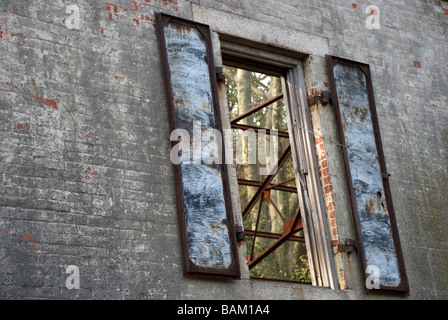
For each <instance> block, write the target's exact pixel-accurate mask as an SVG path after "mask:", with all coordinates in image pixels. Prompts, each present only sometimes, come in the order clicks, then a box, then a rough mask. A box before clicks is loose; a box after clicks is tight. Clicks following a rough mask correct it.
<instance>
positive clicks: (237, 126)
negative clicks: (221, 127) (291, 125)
mask: <svg viewBox="0 0 448 320" xmlns="http://www.w3.org/2000/svg"><path fill="white" fill-rule="evenodd" d="M230 127H231V128H232V129H241V130H254V131H255V132H259V131H260V130H265V131H266V132H265V133H266V134H271V131H274V130H275V131H277V135H278V136H279V137H282V138H289V134H288V132H284V131H278V130H276V129H266V128H258V127H254V126H248V125H245V124H239V123H233V124H231V126H230Z"/></svg>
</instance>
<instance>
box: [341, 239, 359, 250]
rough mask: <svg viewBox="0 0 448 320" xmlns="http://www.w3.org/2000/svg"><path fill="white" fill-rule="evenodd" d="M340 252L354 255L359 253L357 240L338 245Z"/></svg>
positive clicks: (347, 240)
mask: <svg viewBox="0 0 448 320" xmlns="http://www.w3.org/2000/svg"><path fill="white" fill-rule="evenodd" d="M337 246H338V252H346V253H352V252H353V251H355V252H358V245H357V243H356V241H355V240H352V239H345V244H338V245H337Z"/></svg>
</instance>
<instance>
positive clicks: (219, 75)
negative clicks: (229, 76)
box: [215, 67, 226, 82]
mask: <svg viewBox="0 0 448 320" xmlns="http://www.w3.org/2000/svg"><path fill="white" fill-rule="evenodd" d="M215 73H216V81H218V82H224V81H226V77H225V76H224V70H223V69H222V68H221V67H216V68H215Z"/></svg>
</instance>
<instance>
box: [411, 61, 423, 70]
mask: <svg viewBox="0 0 448 320" xmlns="http://www.w3.org/2000/svg"><path fill="white" fill-rule="evenodd" d="M412 63H413V65H414V67H415V68H420V67H421V64H420V61H416V60H414V61H413V62H412Z"/></svg>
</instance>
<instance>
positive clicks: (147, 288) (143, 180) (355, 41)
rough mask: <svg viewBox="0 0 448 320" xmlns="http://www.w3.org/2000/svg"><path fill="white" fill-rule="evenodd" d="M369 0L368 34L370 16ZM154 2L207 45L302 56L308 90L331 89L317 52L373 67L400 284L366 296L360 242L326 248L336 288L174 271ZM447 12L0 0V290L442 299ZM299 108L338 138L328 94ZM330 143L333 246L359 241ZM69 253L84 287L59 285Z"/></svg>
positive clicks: (405, 7)
mask: <svg viewBox="0 0 448 320" xmlns="http://www.w3.org/2000/svg"><path fill="white" fill-rule="evenodd" d="M70 5H76V6H77V7H78V8H79V13H80V16H79V17H80V23H79V29H77V28H72V29H70V28H69V27H71V26H72V25H71V18H70V16H71V15H72V14H73V12H74V11H73V10H68V11H66V10H67V7H69V6H70ZM369 5H376V6H377V7H378V8H379V10H380V29H368V28H367V27H366V24H365V21H366V19H367V17H368V14H367V13H365V9H366V8H367V6H369ZM159 11H161V12H165V13H168V14H172V15H176V16H179V17H183V18H187V19H192V20H195V21H198V22H203V23H207V24H209V25H210V26H211V28H212V31H213V32H214V38H215V41H214V43H215V44H216V45H219V35H220V34H223V33H224V34H228V35H233V36H236V37H240V38H243V39H249V40H253V41H256V42H262V43H267V44H271V45H273V46H277V47H281V48H284V49H289V50H294V51H298V52H303V53H306V54H309V56H308V58H307V59H306V60H305V61H304V70H305V78H306V79H305V80H306V83H307V91H308V93H309V94H310V95H312V94H314V93H316V92H319V91H322V90H329V88H328V76H327V75H326V69H325V60H324V55H325V54H327V53H329V54H332V55H337V56H341V57H344V58H347V59H353V60H357V61H360V62H364V63H368V64H370V68H371V72H372V76H373V86H374V91H375V100H376V106H377V111H378V117H379V124H380V128H381V134H382V138H383V147H384V151H385V156H386V163H387V165H388V172H389V173H390V174H391V175H392V176H391V178H390V183H391V188H392V195H393V200H394V206H395V211H396V217H397V223H398V230H399V233H400V238H401V243H402V249H403V255H404V259H405V265H406V270H407V274H408V277H409V282H410V293H409V295H390V294H389V295H384V296H383V295H381V294H378V293H374V294H366V293H365V291H364V289H363V280H362V277H361V270H360V267H359V263H358V259H357V256H356V254H354V253H353V254H350V255H347V254H345V253H338V254H336V256H335V261H336V262H337V268H338V273H339V274H340V275H339V279H338V280H339V285H340V287H341V289H342V290H331V289H327V288H316V287H312V286H309V285H301V284H288V283H277V282H266V281H254V280H249V279H247V272H244V270H243V279H242V280H233V281H223V280H209V279H196V278H184V277H183V275H182V266H181V253H180V239H179V230H178V224H177V216H176V205H175V203H176V196H175V189H174V177H173V171H172V165H171V162H170V159H169V134H170V132H169V128H168V114H167V111H166V105H165V95H164V87H163V79H162V72H161V68H160V59H159V51H158V43H157V36H156V32H155V26H154V12H159ZM447 21H448V3H447V2H446V1H435V0H434V1H430V0H428V1H416V0H415V1H394V2H390V1H375V2H369V1H355V0H352V1H294V0H291V1H282V2H280V1H270V0H259V1H237V0H226V1H212V0H190V1H188V0H135V1H131V0H111V1H103V0H91V1H84V0H79V1H68V0H65V1H64V0H53V1H40V2H37V1H31V0H21V1H13V0H10V1H2V2H1V3H0V52H1V55H0V63H1V68H0V132H1V134H0V173H1V177H0V179H1V184H0V298H3V299H10V298H12V299H24V298H44V299H73V298H82V299H178V298H181V299H198V298H204V299H208V298H220V299H233V298H236V299H264V298H280V299H324V298H325V299H369V298H399V299H402V298H405V299H446V298H448V282H447V277H446V272H447V269H448V268H447V265H448V230H447V224H446V207H447V204H448V203H447V200H446V186H447V185H448V171H447V170H448V169H447V163H448V140H447V136H448V129H447V123H448V101H447V94H448V87H447V85H446V83H448V65H447V61H448V53H447V52H448V51H447V50H446V48H447V47H448V39H447V35H448V30H447V29H448V23H447ZM215 50H218V49H217V48H216V47H215ZM217 57H219V55H218V53H217ZM219 63H220V60H219V58H218V59H217V64H219ZM311 115H312V121H313V125H314V126H315V128H314V129H315V130H317V131H318V132H320V133H322V134H323V135H325V136H327V137H332V138H334V137H337V131H336V126H335V120H334V113H333V110H332V107H331V105H329V104H327V105H317V106H314V107H313V108H312V110H311ZM224 127H226V126H225V125H224ZM324 143H325V153H324V154H320V155H318V156H319V157H320V158H319V161H320V163H321V164H322V161H323V160H326V164H327V166H328V172H327V171H325V172H326V175H327V176H328V177H329V179H325V181H326V182H325V183H327V185H330V186H331V188H327V189H326V190H327V191H328V192H327V193H326V200H327V203H326V204H327V211H328V215H329V221H330V227H331V230H332V240H333V241H341V242H343V241H344V240H345V239H346V238H353V237H354V231H353V226H352V221H351V219H350V213H349V203H348V196H347V191H346V185H345V177H344V174H345V173H344V169H343V167H342V162H341V155H340V150H339V149H338V148H337V147H336V146H335V145H334V144H332V143H328V142H324ZM324 157H325V159H324ZM323 187H324V186H323ZM235 195H236V194H235V193H234V196H235ZM234 201H235V202H237V199H235V198H234ZM69 265H76V266H77V267H78V268H79V272H80V289H72V290H69V289H67V287H66V279H67V277H68V276H69V274H66V267H67V266H69Z"/></svg>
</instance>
